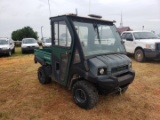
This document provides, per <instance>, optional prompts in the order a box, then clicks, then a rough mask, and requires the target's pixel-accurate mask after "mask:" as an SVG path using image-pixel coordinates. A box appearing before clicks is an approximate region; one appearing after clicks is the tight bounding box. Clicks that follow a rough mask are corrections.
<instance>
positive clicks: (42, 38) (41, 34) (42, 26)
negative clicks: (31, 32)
mask: <svg viewBox="0 0 160 120" xmlns="http://www.w3.org/2000/svg"><path fill="white" fill-rule="evenodd" d="M42 28H43V26H41V35H42V39H43V32H42Z"/></svg>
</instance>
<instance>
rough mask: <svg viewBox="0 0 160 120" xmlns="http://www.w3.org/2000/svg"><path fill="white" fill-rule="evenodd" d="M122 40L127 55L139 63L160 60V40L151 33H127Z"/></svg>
mask: <svg viewBox="0 0 160 120" xmlns="http://www.w3.org/2000/svg"><path fill="white" fill-rule="evenodd" d="M121 36H122V39H123V42H124V45H125V48H126V51H127V53H129V54H134V58H135V60H136V61H138V62H143V61H145V60H146V59H159V58H160V38H158V37H157V36H156V35H155V34H154V33H152V32H149V31H125V32H123V33H122V35H121Z"/></svg>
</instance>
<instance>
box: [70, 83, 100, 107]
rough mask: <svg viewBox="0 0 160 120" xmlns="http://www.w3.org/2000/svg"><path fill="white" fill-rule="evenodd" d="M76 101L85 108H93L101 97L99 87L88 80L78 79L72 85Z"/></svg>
mask: <svg viewBox="0 0 160 120" xmlns="http://www.w3.org/2000/svg"><path fill="white" fill-rule="evenodd" d="M72 94H73V97H74V101H75V103H76V104H77V105H78V106H80V107H82V108H85V109H91V108H93V107H94V106H95V105H96V104H97V102H98V99H99V95H98V91H97V89H96V88H95V87H94V86H93V85H92V84H91V83H89V82H87V81H78V82H76V83H75V84H74V85H73V87H72Z"/></svg>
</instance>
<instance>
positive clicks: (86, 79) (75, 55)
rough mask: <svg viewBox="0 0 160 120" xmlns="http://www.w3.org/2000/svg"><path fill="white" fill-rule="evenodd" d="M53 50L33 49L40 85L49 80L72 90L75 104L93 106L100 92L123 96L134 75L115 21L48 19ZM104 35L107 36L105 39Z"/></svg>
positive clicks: (51, 48) (74, 17)
mask: <svg viewBox="0 0 160 120" xmlns="http://www.w3.org/2000/svg"><path fill="white" fill-rule="evenodd" d="M50 20H51V28H52V29H51V30H52V31H51V33H52V36H51V37H52V43H53V44H52V47H49V48H43V49H36V50H35V52H34V55H35V58H34V60H35V63H37V62H39V63H40V64H41V66H40V67H39V69H38V79H39V82H40V83H42V84H47V83H50V82H51V80H53V81H56V82H58V83H59V84H61V85H64V86H66V87H67V88H68V89H70V90H72V94H73V99H74V101H75V103H76V104H77V105H78V106H80V107H82V108H85V109H91V108H92V107H94V106H95V105H96V103H97V102H98V98H99V93H105V94H111V93H118V94H119V93H124V92H125V91H126V90H127V89H128V87H129V85H130V84H131V83H132V82H133V80H134V76H135V72H134V71H133V70H132V62H131V60H130V59H129V58H128V57H127V56H126V51H125V48H124V45H123V43H122V41H121V38H120V36H119V34H118V32H117V30H116V27H115V25H114V21H108V20H103V19H100V18H97V17H96V18H91V17H89V18H87V17H80V16H77V15H73V14H70V15H62V16H56V17H51V18H50ZM106 34H107V36H106Z"/></svg>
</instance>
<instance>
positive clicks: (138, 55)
mask: <svg viewBox="0 0 160 120" xmlns="http://www.w3.org/2000/svg"><path fill="white" fill-rule="evenodd" d="M134 58H135V60H136V61H138V62H143V61H144V60H145V56H144V52H143V50H142V49H137V50H136V51H135V53H134Z"/></svg>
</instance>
